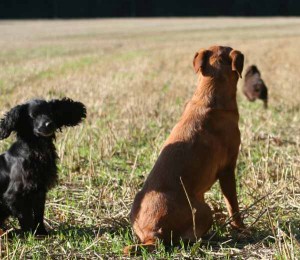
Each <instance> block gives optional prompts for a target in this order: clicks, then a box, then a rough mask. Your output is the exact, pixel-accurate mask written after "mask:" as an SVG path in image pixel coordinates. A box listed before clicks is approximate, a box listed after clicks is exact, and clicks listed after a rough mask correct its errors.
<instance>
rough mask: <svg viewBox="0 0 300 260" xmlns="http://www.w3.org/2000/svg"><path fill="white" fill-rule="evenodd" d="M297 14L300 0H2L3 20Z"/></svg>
mask: <svg viewBox="0 0 300 260" xmlns="http://www.w3.org/2000/svg"><path fill="white" fill-rule="evenodd" d="M296 15H300V1H299V0H272V1H270V0H227V1H224V0H212V1H207V0H176V1H174V0H164V1H162V0H0V19H24V18H48V19H49V18H50V19H51V18H96V17H159V16H165V17H171V16H296Z"/></svg>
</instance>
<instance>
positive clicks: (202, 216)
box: [180, 202, 213, 242]
mask: <svg viewBox="0 0 300 260" xmlns="http://www.w3.org/2000/svg"><path fill="white" fill-rule="evenodd" d="M192 207H193V211H194V212H195V213H194V220H193V218H191V217H189V220H188V222H187V226H186V230H185V231H183V232H182V234H181V236H180V237H181V238H182V240H183V241H185V242H196V241H197V240H198V239H199V238H201V237H202V236H203V235H205V234H206V233H207V231H208V230H209V229H210V228H211V226H212V223H213V216H212V215H213V214H212V211H211V208H210V207H209V206H208V204H206V203H205V202H196V203H192ZM195 210H196V211H195ZM190 214H191V216H192V213H190Z"/></svg>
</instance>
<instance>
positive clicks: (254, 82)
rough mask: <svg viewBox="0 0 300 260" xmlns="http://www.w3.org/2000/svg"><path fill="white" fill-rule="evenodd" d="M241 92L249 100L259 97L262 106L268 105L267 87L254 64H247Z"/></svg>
mask: <svg viewBox="0 0 300 260" xmlns="http://www.w3.org/2000/svg"><path fill="white" fill-rule="evenodd" d="M243 92H244V94H245V96H246V97H247V98H248V100H249V101H255V100H256V99H261V100H262V101H263V102H264V107H265V108H267V107H268V88H267V86H266V85H265V83H264V81H263V80H262V78H261V75H260V71H259V70H258V68H257V67H256V66H255V65H251V66H249V67H248V69H247V70H246V75H245V82H244V87H243Z"/></svg>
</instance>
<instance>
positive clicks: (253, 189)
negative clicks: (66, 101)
mask: <svg viewBox="0 0 300 260" xmlns="http://www.w3.org/2000/svg"><path fill="white" fill-rule="evenodd" d="M299 25H300V20H299V19H297V18H291V19H284V18H275V19H241V18H237V19H227V18H216V19H196V18H193V19H166V20H164V19H139V20H132V19H129V20H126V19H124V20H81V21H19V22H14V21H3V22H0V33H1V35H2V36H1V39H0V47H1V48H0V105H1V111H2V113H4V112H5V111H7V110H8V109H9V108H10V107H12V106H15V105H16V104H17V103H20V102H24V101H26V100H28V99H31V98H34V97H43V98H46V99H51V98H59V97H63V96H68V97H71V98H73V99H76V100H81V101H82V102H83V103H85V104H86V106H87V109H88V118H87V120H86V121H85V122H84V123H83V124H82V125H81V126H78V127H76V128H74V129H70V130H69V129H68V130H67V129H65V130H64V131H63V132H62V133H59V134H58V137H57V140H56V147H57V150H58V154H59V156H60V162H59V176H60V182H59V185H58V186H57V187H56V188H55V189H53V190H52V191H51V192H50V193H49V195H48V200H47V207H46V224H47V227H48V228H49V229H50V230H51V235H50V236H49V237H47V238H44V239H36V238H34V237H32V236H31V235H29V234H25V236H23V235H22V234H20V233H19V232H18V231H16V230H17V229H18V223H17V222H16V221H15V220H14V219H10V220H9V221H8V222H7V223H6V227H7V232H6V233H5V234H4V235H2V236H1V239H0V243H1V252H0V254H1V255H0V258H3V259H14V258H15V259H19V258H22V259H68V258H69V259H82V258H84V259H97V258H99V259H101V258H103V259H107V258H121V257H123V255H122V251H123V247H124V246H125V245H128V244H132V243H136V242H137V239H136V237H135V236H134V234H133V232H132V230H131V227H130V224H129V221H128V214H129V211H130V207H131V203H132V200H133V198H134V196H135V194H136V192H137V191H138V190H139V189H140V188H141V186H142V184H143V182H144V180H145V177H146V176H147V174H148V173H149V171H150V170H151V167H152V166H153V164H154V162H155V160H156V158H157V156H158V153H159V151H160V148H161V146H162V144H163V142H164V140H165V139H166V137H167V136H168V134H169V132H170V130H171V129H172V127H173V126H174V124H175V123H176V121H177V120H178V118H179V116H180V114H181V113H182V110H183V107H184V105H185V103H186V101H187V100H188V99H189V98H190V97H191V95H192V93H193V91H194V89H195V85H196V77H195V75H194V74H193V70H192V67H191V62H192V57H193V54H194V52H195V51H196V50H198V49H199V48H201V47H208V46H210V45H213V44H222V45H230V46H232V47H234V48H236V49H239V50H241V51H242V52H243V53H244V54H245V57H246V62H245V63H246V64H245V67H246V66H247V65H249V64H252V63H255V64H256V65H257V66H258V67H259V69H260V70H261V72H262V76H263V78H264V80H265V82H266V84H267V85H268V86H269V92H270V106H269V109H268V110H267V111H265V110H264V109H263V108H262V104H261V103H260V102H256V103H249V102H247V101H246V99H245V98H244V96H243V95H242V94H241V91H240V88H241V82H240V83H239V90H238V104H239V110H240V129H241V133H242V145H241V148H240V155H239V160H238V165H237V170H236V173H237V175H236V176H237V187H238V192H239V200H240V207H241V209H242V210H243V214H244V217H245V222H246V224H247V226H248V227H249V228H250V230H251V232H252V233H251V236H242V235H240V234H238V233H235V232H234V231H233V230H232V229H231V228H230V227H229V226H228V225H227V224H226V223H227V222H228V215H227V212H226V209H225V205H224V202H223V199H222V195H221V193H220V189H219V186H218V185H217V184H216V185H214V186H213V188H212V189H211V190H210V191H209V192H208V193H207V194H206V199H207V201H208V203H209V204H210V206H211V207H212V208H213V209H214V212H215V222H214V225H213V228H212V230H211V231H210V232H209V234H208V235H207V236H206V237H205V238H203V240H202V241H199V242H198V243H195V244H194V245H190V246H183V245H178V246H173V247H168V248H165V247H164V246H163V245H162V244H159V246H158V248H157V250H156V252H155V253H154V254H149V253H147V252H143V254H142V256H141V258H145V259H148V258H153V259H155V258H156V259H159V258H167V259H174V258H179V259H182V258H204V259H216V258H220V259H231V258H237V259H248V258H251V259H298V258H299V257H300V245H299V241H300V230H299V226H300V217H299V213H300V210H299V205H300V172H299V166H300V160H299V158H300V157H299V132H300V131H299V130H300V113H299V112H300V106H299V104H300V95H299V85H300V78H299V72H298V68H299V65H300V61H299V59H297V58H295V57H298V56H299V46H298V42H299V40H300V29H299V28H300V26H299ZM297 55H298V56H297ZM13 140H14V136H12V137H10V138H8V139H7V140H3V141H1V143H0V148H1V151H4V150H6V149H7V148H8V147H9V145H10V144H11V142H12V141H13Z"/></svg>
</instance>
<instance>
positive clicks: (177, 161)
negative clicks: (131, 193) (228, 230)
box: [124, 46, 244, 254]
mask: <svg viewBox="0 0 300 260" xmlns="http://www.w3.org/2000/svg"><path fill="white" fill-rule="evenodd" d="M243 64H244V56H243V54H242V53H241V52H239V51H237V50H233V49H232V48H230V47H222V46H213V47H210V48H209V49H206V50H205V49H202V50H200V51H199V52H197V53H196V55H195V57H194V61H193V65H194V69H195V72H196V73H198V72H199V84H198V87H197V89H196V91H195V94H194V96H193V97H192V99H191V100H190V101H189V103H188V104H187V106H186V108H185V110H184V112H183V115H182V117H181V119H180V120H179V122H178V123H177V124H176V125H175V127H174V128H173V130H172V132H171V134H170V136H169V138H168V139H167V140H166V142H165V144H164V147H163V149H162V151H161V153H160V155H159V157H158V159H157V161H156V163H155V165H154V167H153V169H152V171H151V172H150V174H149V176H148V178H147V180H146V182H145V184H144V186H143V188H142V190H141V191H140V192H139V193H138V194H137V195H136V197H135V199H134V202H133V205H132V209H131V214H130V220H131V223H132V225H133V229H134V231H135V233H136V234H137V236H138V238H139V239H140V241H141V244H140V245H136V246H144V247H146V248H148V249H149V250H151V249H153V248H154V245H155V242H156V239H157V238H158V239H161V240H163V241H164V243H167V244H169V243H171V242H175V243H176V242H178V241H179V240H180V239H182V240H183V241H191V242H192V241H196V240H197V238H200V237H201V236H203V235H204V234H205V233H206V232H207V231H208V230H209V229H210V227H211V225H212V221H213V219H212V211H211V209H210V207H209V206H208V205H207V204H206V203H205V200H204V193H205V192H206V191H208V190H209V189H210V188H211V186H212V185H213V184H214V183H215V182H216V181H217V180H219V182H220V185H221V189H222V192H223V194H224V197H225V202H226V205H227V209H228V211H229V215H230V217H232V221H231V225H232V226H233V227H235V228H238V229H239V228H241V229H243V228H244V224H243V221H242V219H241V216H240V214H239V206H238V200H237V193H236V184H235V174H234V171H235V167H236V160H237V156H238V152H239V145H240V131H239V127H238V120H239V113H238V107H237V102H236V90H237V81H238V78H239V77H241V74H242V70H243ZM192 211H193V213H192ZM136 246H128V247H126V248H125V249H124V253H125V254H130V252H132V251H133V250H135V247H136Z"/></svg>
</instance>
